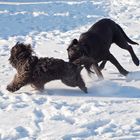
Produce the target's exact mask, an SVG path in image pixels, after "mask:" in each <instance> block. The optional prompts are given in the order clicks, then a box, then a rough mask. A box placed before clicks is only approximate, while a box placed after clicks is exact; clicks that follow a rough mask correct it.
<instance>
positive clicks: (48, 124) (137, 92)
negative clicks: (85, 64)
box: [0, 0, 140, 140]
mask: <svg viewBox="0 0 140 140" xmlns="http://www.w3.org/2000/svg"><path fill="white" fill-rule="evenodd" d="M139 14H140V1H139V0H121V1H120V0H88V1H85V0H79V1H72V0H63V1H61V0H59V1H57V0H50V1H47V0H40V1H38V0H20V1H19V0H5V1H0V19H1V21H0V60H1V63H0V140H139V139H140V100H139V99H140V68H139V67H136V66H135V65H134V64H133V62H132V59H131V57H130V54H129V53H128V52H127V51H125V50H122V49H120V48H119V47H118V46H116V45H115V44H113V45H112V47H111V52H112V53H113V54H114V55H115V57H116V58H117V59H118V61H119V62H120V63H121V64H122V66H123V67H125V68H126V69H127V70H129V71H130V72H131V73H130V74H129V75H128V76H127V77H124V76H122V75H121V74H119V72H118V71H117V69H116V68H115V67H114V66H113V65H112V64H111V63H109V62H108V63H107V65H106V67H105V69H104V70H103V75H104V78H105V79H104V80H103V81H98V78H97V76H96V75H93V76H92V77H91V78H90V77H88V75H87V73H86V72H85V70H83V71H82V76H83V78H84V80H85V82H86V85H87V87H88V94H84V93H83V92H81V91H80V90H79V89H78V88H71V87H68V86H66V85H64V84H62V83H61V82H60V81H52V82H50V83H48V84H46V86H45V90H44V91H43V92H42V93H40V92H38V91H35V90H33V89H32V88H31V87H30V86H25V87H23V88H21V89H20V90H19V91H17V92H15V93H10V92H8V91H7V90H6V85H7V84H8V83H9V82H10V81H11V79H12V78H13V75H14V73H15V70H14V69H13V68H12V67H11V65H10V64H9V62H8V58H9V53H10V49H11V47H12V46H13V45H14V44H15V43H16V42H17V41H21V42H24V43H30V44H32V46H33V48H34V50H35V52H36V54H37V55H38V56H48V57H56V58H61V59H64V60H65V61H68V58H67V51H66V49H67V46H68V44H69V43H70V41H71V40H72V39H74V38H78V37H79V35H80V34H81V33H82V32H85V31H87V29H88V28H89V27H90V26H91V25H92V24H94V23H95V22H96V21H98V20H99V19H101V18H103V17H108V18H111V19H113V20H114V21H116V22H117V23H119V24H120V25H121V26H122V27H123V29H124V31H125V32H126V33H127V34H128V36H129V37H130V38H131V39H133V40H135V41H137V42H138V43H140V15H139ZM133 49H134V51H135V53H136V55H137V56H138V58H140V46H133Z"/></svg>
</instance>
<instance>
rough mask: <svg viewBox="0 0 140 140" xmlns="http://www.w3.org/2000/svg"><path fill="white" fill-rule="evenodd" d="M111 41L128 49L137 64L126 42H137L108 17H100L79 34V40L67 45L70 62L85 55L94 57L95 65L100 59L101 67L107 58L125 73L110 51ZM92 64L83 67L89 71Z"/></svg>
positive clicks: (126, 72)
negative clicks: (100, 18)
mask: <svg viewBox="0 0 140 140" xmlns="http://www.w3.org/2000/svg"><path fill="white" fill-rule="evenodd" d="M112 43H116V44H117V45H118V46H119V47H121V48H122V49H125V50H127V51H129V53H130V54H131V57H132V60H133V62H134V63H135V65H137V66H138V65H139V59H138V58H137V56H136V55H135V53H134V51H133V49H132V47H131V46H130V45H129V44H128V43H130V44H137V45H138V43H136V42H134V41H132V40H131V39H129V38H128V36H127V35H126V34H125V32H124V31H123V29H122V28H121V27H120V26H119V25H118V24H116V23H115V22H114V21H112V20H110V19H102V20H100V21H98V22H97V23H95V24H94V25H93V26H92V27H91V28H90V29H89V30H88V31H87V32H85V33H83V34H81V35H80V38H79V40H77V39H74V40H73V41H72V42H71V44H70V45H69V47H68V49H67V51H68V57H69V61H70V62H74V61H75V60H76V59H78V58H80V57H83V56H86V57H91V58H93V59H94V61H95V63H96V66H97V67H98V63H99V62H101V61H102V63H101V65H100V69H103V68H104V66H105V64H106V62H107V61H108V60H109V61H110V62H111V63H112V64H113V65H115V66H116V68H117V69H118V70H119V72H120V73H121V74H122V75H125V76H126V75H127V74H128V73H129V72H128V71H126V70H125V69H124V68H123V67H122V66H121V65H120V63H119V62H118V61H117V60H116V58H115V57H114V56H113V55H112V54H111V53H110V51H109V49H110V46H111V44H112ZM91 65H92V64H88V63H85V65H84V66H85V68H86V69H87V71H88V72H89V73H90V67H91Z"/></svg>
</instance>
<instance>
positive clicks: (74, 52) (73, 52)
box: [67, 39, 87, 62]
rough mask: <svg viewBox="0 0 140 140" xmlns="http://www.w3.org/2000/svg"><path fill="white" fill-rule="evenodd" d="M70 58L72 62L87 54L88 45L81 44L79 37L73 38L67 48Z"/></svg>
mask: <svg viewBox="0 0 140 140" xmlns="http://www.w3.org/2000/svg"><path fill="white" fill-rule="evenodd" d="M67 52H68V58H69V61H70V62H74V61H75V60H76V59H78V58H80V57H82V56H83V55H87V47H86V46H83V45H80V44H79V42H78V40H77V39H74V40H72V42H71V43H70V45H69V46H68V48H67Z"/></svg>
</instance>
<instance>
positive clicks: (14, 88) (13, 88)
mask: <svg viewBox="0 0 140 140" xmlns="http://www.w3.org/2000/svg"><path fill="white" fill-rule="evenodd" d="M6 89H7V90H8V91H10V92H15V91H17V90H18V89H17V88H16V87H14V86H12V85H8V86H7V88H6Z"/></svg>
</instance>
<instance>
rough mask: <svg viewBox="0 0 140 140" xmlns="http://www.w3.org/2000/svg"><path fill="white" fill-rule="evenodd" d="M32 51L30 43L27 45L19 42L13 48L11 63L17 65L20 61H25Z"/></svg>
mask: <svg viewBox="0 0 140 140" xmlns="http://www.w3.org/2000/svg"><path fill="white" fill-rule="evenodd" d="M32 52H33V50H32V48H31V45H30V44H28V45H25V44H23V43H19V42H17V43H16V44H15V45H14V46H13V47H12V49H11V54H10V58H9V61H10V64H11V65H12V66H13V67H16V65H17V63H18V62H19V61H24V60H26V59H28V57H29V56H31V55H32Z"/></svg>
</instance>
